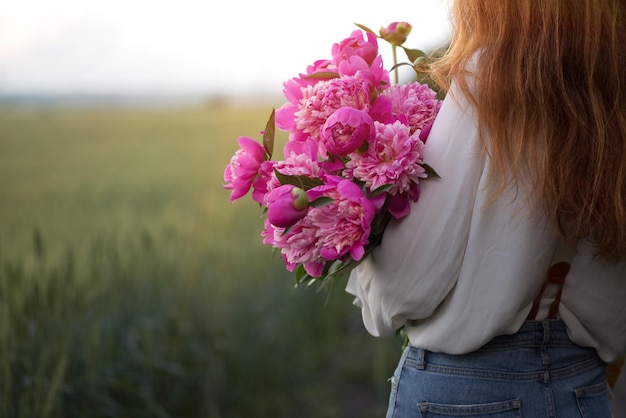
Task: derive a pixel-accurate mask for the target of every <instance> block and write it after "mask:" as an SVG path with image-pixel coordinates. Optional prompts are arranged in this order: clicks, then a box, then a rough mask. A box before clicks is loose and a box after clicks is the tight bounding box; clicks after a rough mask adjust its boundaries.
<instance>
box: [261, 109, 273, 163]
mask: <svg viewBox="0 0 626 418" xmlns="http://www.w3.org/2000/svg"><path fill="white" fill-rule="evenodd" d="M275 113H276V109H272V113H271V114H270V118H269V119H268V120H267V123H266V124H265V131H263V148H265V153H266V154H267V158H268V159H271V158H272V154H273V153H274V135H275V133H276V126H275V124H274V115H275Z"/></svg>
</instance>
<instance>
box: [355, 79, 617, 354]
mask: <svg viewBox="0 0 626 418" xmlns="http://www.w3.org/2000/svg"><path fill="white" fill-rule="evenodd" d="M453 97H456V99H457V100H455V99H453ZM424 161H425V162H426V163H428V164H429V165H431V166H432V167H433V168H434V169H435V170H436V171H437V172H438V174H439V175H440V176H441V179H438V180H426V181H423V182H422V193H421V197H420V200H419V202H417V203H415V204H414V205H413V206H412V208H411V213H410V215H409V216H408V217H406V218H404V219H402V220H400V221H393V222H392V223H391V224H390V225H389V226H388V227H387V230H386V231H385V234H384V237H383V241H382V244H381V245H380V246H379V247H378V248H376V249H375V250H374V252H373V253H372V254H371V255H370V256H369V257H368V258H367V259H366V260H364V261H363V262H362V263H361V264H360V265H359V266H358V267H357V268H356V269H355V270H354V271H353V272H352V274H351V276H350V279H349V281H348V284H347V287H346V291H347V292H349V293H350V294H353V295H354V296H355V297H356V299H355V304H357V305H358V306H360V307H361V310H362V316H363V322H364V325H365V327H366V329H367V330H368V332H369V333H370V334H372V335H374V336H383V335H389V334H392V333H393V332H394V331H395V330H397V329H398V328H400V327H402V326H404V327H405V330H406V332H407V335H408V337H409V342H410V344H411V345H413V346H416V347H420V348H424V349H427V350H430V351H435V352H445V353H450V354H462V353H467V352H470V351H473V350H475V349H478V348H479V347H481V346H482V345H483V344H485V343H487V342H488V341H489V340H490V339H492V338H493V337H495V336H497V335H501V334H512V333H515V332H516V331H517V330H518V329H519V327H520V326H521V325H522V323H523V322H524V321H525V320H526V318H527V316H528V313H529V311H530V309H531V305H532V302H533V299H534V298H535V296H536V295H537V293H538V291H539V289H540V287H541V285H542V283H543V281H544V280H545V278H546V275H547V271H548V268H549V267H550V265H551V264H552V263H553V262H556V261H559V260H558V258H559V256H558V255H556V252H557V248H559V239H558V237H557V236H556V234H555V233H554V232H553V231H552V230H551V228H550V226H549V225H548V222H547V220H545V218H544V217H543V216H532V215H531V214H530V213H529V211H528V209H526V208H525V207H524V206H523V205H522V204H520V203H519V202H523V201H524V196H518V197H517V198H516V196H515V193H514V192H513V191H512V190H510V191H509V192H508V193H505V194H504V195H502V196H501V197H500V198H499V199H497V200H496V201H495V202H493V203H491V204H490V205H487V199H488V193H487V190H486V184H487V174H488V172H489V169H490V161H489V159H488V158H487V157H486V155H485V153H484V151H483V149H482V146H481V144H480V141H479V138H478V133H477V122H476V118H475V115H474V113H473V111H472V109H471V107H470V106H469V105H468V104H467V102H466V101H465V100H464V99H463V96H462V95H461V94H460V93H459V92H458V91H457V90H455V88H454V86H453V89H452V91H451V93H449V94H448V96H447V97H446V99H445V100H444V103H443V105H442V107H441V110H440V112H439V114H438V116H437V119H436V120H435V123H434V125H433V127H432V130H431V132H430V135H429V137H428V140H427V142H426V147H425V149H424ZM519 192H520V194H523V193H524V191H523V190H521V189H520V191H519ZM551 297H552V298H553V296H551V295H550V292H546V296H545V297H544V298H545V300H542V306H544V305H545V304H549V303H550V300H549V299H550V298H551ZM540 312H545V309H543V308H542V310H541V311H540ZM558 314H559V317H560V318H561V319H562V320H563V321H564V322H565V324H566V325H567V328H568V332H569V334H570V337H571V339H572V340H573V341H574V342H576V343H578V344H580V345H583V346H589V347H594V348H595V349H596V350H597V351H598V353H599V355H600V357H601V358H602V359H603V360H605V361H607V362H610V361H613V360H615V359H616V358H617V357H618V356H619V355H620V354H622V353H623V352H624V351H625V350H626V260H623V261H622V262H620V263H619V264H610V263H607V262H604V261H602V260H600V259H596V258H594V257H593V247H592V245H590V244H589V243H587V242H580V243H579V246H578V251H577V253H576V254H575V255H574V257H573V259H572V260H571V268H570V272H569V274H568V275H567V277H566V279H565V285H564V287H563V293H562V298H561V303H560V305H559V311H558Z"/></svg>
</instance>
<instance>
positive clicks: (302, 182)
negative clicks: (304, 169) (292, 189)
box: [274, 169, 324, 190]
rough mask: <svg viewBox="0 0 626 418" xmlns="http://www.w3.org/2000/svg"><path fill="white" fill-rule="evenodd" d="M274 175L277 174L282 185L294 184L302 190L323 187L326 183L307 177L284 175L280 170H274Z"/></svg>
mask: <svg viewBox="0 0 626 418" xmlns="http://www.w3.org/2000/svg"><path fill="white" fill-rule="evenodd" d="M274 174H276V178H277V179H278V181H280V184H292V185H294V186H296V187H299V188H301V189H302V190H309V189H312V188H313V187H316V186H321V185H323V184H324V182H323V181H322V180H321V179H318V178H317V177H313V178H311V177H307V176H290V175H287V174H283V173H281V172H279V171H278V170H276V169H274Z"/></svg>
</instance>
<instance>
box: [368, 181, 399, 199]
mask: <svg viewBox="0 0 626 418" xmlns="http://www.w3.org/2000/svg"><path fill="white" fill-rule="evenodd" d="M392 187H393V184H383V185H382V186H380V187H377V188H376V189H374V190H372V192H371V193H370V194H369V196H368V197H369V198H370V199H371V198H372V197H376V196H378V195H381V194H383V193H385V192H387V191H389V190H390V189H391V188H392Z"/></svg>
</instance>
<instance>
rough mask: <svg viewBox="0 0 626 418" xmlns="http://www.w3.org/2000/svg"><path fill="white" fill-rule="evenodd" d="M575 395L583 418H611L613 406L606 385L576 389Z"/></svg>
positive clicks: (600, 384) (599, 384)
mask: <svg viewBox="0 0 626 418" xmlns="http://www.w3.org/2000/svg"><path fill="white" fill-rule="evenodd" d="M574 394H575V395H576V403H577V404H578V409H579V410H580V415H581V416H582V417H583V418H611V416H612V414H611V405H610V402H609V392H608V390H607V386H606V383H604V382H603V383H598V384H596V385H593V386H587V387H584V388H580V389H576V390H575V391H574Z"/></svg>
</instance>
